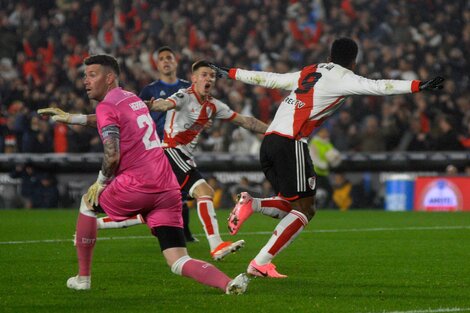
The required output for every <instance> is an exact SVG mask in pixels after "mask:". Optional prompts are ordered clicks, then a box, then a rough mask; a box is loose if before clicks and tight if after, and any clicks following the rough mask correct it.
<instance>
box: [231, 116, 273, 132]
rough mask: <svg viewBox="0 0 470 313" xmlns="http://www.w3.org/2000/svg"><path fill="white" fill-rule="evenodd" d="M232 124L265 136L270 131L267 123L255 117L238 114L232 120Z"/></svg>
mask: <svg viewBox="0 0 470 313" xmlns="http://www.w3.org/2000/svg"><path fill="white" fill-rule="evenodd" d="M232 123H234V124H235V125H238V126H241V127H243V128H245V129H248V130H251V131H253V132H255V133H260V134H264V133H265V132H266V130H267V129H268V125H267V124H266V123H263V122H262V121H260V120H259V119H257V118H254V117H253V116H247V115H241V114H237V116H235V118H234V119H233V120H232Z"/></svg>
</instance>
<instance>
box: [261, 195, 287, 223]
mask: <svg viewBox="0 0 470 313" xmlns="http://www.w3.org/2000/svg"><path fill="white" fill-rule="evenodd" d="M252 208H253V211H254V212H259V213H261V214H264V215H267V216H271V217H272V218H278V219H281V218H283V217H285V216H286V215H287V214H288V213H289V212H290V211H291V210H292V207H291V204H290V202H289V201H287V200H285V199H283V198H281V197H277V196H276V197H272V198H264V199H259V198H253V205H252Z"/></svg>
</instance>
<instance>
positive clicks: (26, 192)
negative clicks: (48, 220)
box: [10, 163, 39, 209]
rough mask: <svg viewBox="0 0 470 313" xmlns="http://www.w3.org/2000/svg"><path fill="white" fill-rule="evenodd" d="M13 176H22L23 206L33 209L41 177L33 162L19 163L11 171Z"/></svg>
mask: <svg viewBox="0 0 470 313" xmlns="http://www.w3.org/2000/svg"><path fill="white" fill-rule="evenodd" d="M10 176H11V177H12V178H21V192H20V193H21V197H22V201H23V207H24V208H26V209H31V208H32V207H33V198H34V194H35V193H36V192H37V189H38V186H39V179H38V176H37V174H36V170H35V169H34V167H33V165H32V164H31V163H26V164H24V165H17V166H16V167H15V169H14V170H13V171H12V172H11V173H10Z"/></svg>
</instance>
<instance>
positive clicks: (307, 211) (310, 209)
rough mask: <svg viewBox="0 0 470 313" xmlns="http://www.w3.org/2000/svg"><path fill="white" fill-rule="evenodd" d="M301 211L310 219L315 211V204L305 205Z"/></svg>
mask: <svg viewBox="0 0 470 313" xmlns="http://www.w3.org/2000/svg"><path fill="white" fill-rule="evenodd" d="M302 213H304V214H305V216H306V217H307V219H308V220H309V221H310V220H311V219H312V218H313V217H314V216H315V213H316V210H315V204H312V205H310V206H307V207H305V209H304V210H303V212H302Z"/></svg>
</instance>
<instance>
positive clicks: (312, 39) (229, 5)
mask: <svg viewBox="0 0 470 313" xmlns="http://www.w3.org/2000/svg"><path fill="white" fill-rule="evenodd" d="M0 4H1V5H0V38H1V39H0V151H1V152H3V153H11V152H31V153H36V152H37V153H43V152H58V153H60V152H96V151H100V149H101V146H100V140H99V138H98V137H97V133H96V131H95V130H90V129H87V128H84V127H79V126H76V127H74V126H72V127H67V126H64V125H59V124H52V122H50V121H48V120H46V119H43V118H40V117H38V116H37V115H36V113H35V111H36V110H37V109H38V108H43V107H47V106H57V107H60V108H62V109H64V110H67V111H72V112H81V113H92V112H93V111H94V104H92V103H90V102H89V101H88V99H87V98H86V95H85V94H84V88H83V82H82V74H81V62H82V60H83V58H84V57H86V56H88V55H89V54H94V53H102V52H105V53H110V54H112V55H115V56H116V57H118V58H119V61H120V63H121V65H122V68H123V71H122V72H123V73H122V77H121V82H122V84H123V85H125V87H126V88H127V89H130V90H134V91H136V92H137V93H139V91H140V90H141V89H142V88H143V87H144V86H145V85H146V84H148V83H149V82H151V81H153V80H155V79H157V78H158V73H157V71H156V67H155V51H156V49H158V47H160V46H163V45H169V46H171V47H172V48H173V49H174V50H175V51H177V53H178V57H179V77H181V78H187V79H188V78H189V77H190V66H191V64H192V63H193V62H194V61H196V60H199V59H208V60H211V61H214V62H217V63H219V64H222V65H225V66H237V67H243V68H247V69H256V70H263V71H276V72H290V71H296V70H299V69H300V68H302V67H303V66H305V65H308V64H311V63H317V62H323V61H325V60H326V58H327V56H328V48H329V46H330V44H331V42H332V40H334V38H337V37H340V36H350V37H352V38H354V39H356V40H357V41H358V42H359V44H360V55H359V59H358V67H357V73H358V74H360V75H364V76H367V77H370V78H390V79H423V80H425V79H428V78H431V77H433V76H435V75H442V76H444V77H446V78H447V81H446V84H445V89H444V91H443V92H442V93H439V94H436V95H434V94H421V93H418V94H414V95H409V96H398V97H390V98H380V97H353V98H350V99H349V100H348V101H347V103H346V104H345V105H344V107H343V109H342V110H340V112H338V113H337V114H336V116H335V117H334V118H333V119H331V120H330V121H329V123H328V124H327V125H326V127H327V128H329V131H330V137H331V141H332V143H333V144H334V146H335V147H336V148H337V149H338V150H339V151H394V150H461V149H468V148H469V147H470V90H469V88H468V85H469V73H470V68H469V67H470V65H469V61H468V55H470V2H469V1H465V0H457V1H445V0H433V1H429V0H401V1H398V0H397V1H387V0H331V1H322V0H310V1H281V0H270V1H267V0H266V1H262V0H258V1H256V0H255V1H252V0H232V1H228V0H194V1H173V0H161V1H158V2H153V1H145V0H133V1H132V0H101V1H99V0H93V1H92V0H83V1H74V0H42V1H33V0H19V1H5V0H0ZM284 95H285V92H284V91H280V90H268V89H265V88H260V87H252V86H247V85H243V84H241V83H238V82H233V81H225V80H220V81H218V83H217V89H216V91H215V96H216V97H219V98H220V99H222V100H224V101H226V102H227V103H228V104H229V105H230V106H231V107H232V108H233V109H235V110H236V111H239V112H243V113H245V114H252V115H254V116H256V117H258V118H259V119H261V120H263V121H265V122H269V121H270V119H271V118H272V117H273V113H274V112H275V109H276V107H277V105H278V104H279V103H280V101H281V100H282V98H283V96H284ZM231 127H232V126H230V125H225V124H217V123H216V124H215V125H214V127H213V128H212V129H209V130H207V131H206V132H205V134H204V136H203V138H202V142H201V145H200V149H201V150H204V151H231V152H239V153H255V154H256V153H257V151H258V150H257V147H258V143H259V140H260V138H257V137H256V136H253V135H252V134H249V133H247V132H245V131H243V130H234V129H232V128H231Z"/></svg>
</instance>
